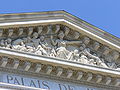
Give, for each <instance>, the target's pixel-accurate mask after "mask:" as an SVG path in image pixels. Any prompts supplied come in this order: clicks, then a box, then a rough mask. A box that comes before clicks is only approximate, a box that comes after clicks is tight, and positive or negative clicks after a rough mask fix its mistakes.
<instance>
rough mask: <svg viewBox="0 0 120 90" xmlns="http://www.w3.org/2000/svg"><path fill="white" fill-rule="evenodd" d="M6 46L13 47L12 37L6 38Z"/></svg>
mask: <svg viewBox="0 0 120 90" xmlns="http://www.w3.org/2000/svg"><path fill="white" fill-rule="evenodd" d="M5 47H6V48H8V49H11V47H12V39H10V38H8V39H6V40H5Z"/></svg>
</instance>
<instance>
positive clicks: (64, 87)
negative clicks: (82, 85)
mask: <svg viewBox="0 0 120 90" xmlns="http://www.w3.org/2000/svg"><path fill="white" fill-rule="evenodd" d="M59 88H60V90H67V88H66V86H65V85H63V84H59Z"/></svg>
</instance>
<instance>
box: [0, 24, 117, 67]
mask: <svg viewBox="0 0 120 90" xmlns="http://www.w3.org/2000/svg"><path fill="white" fill-rule="evenodd" d="M53 26H54V27H55V28H54V29H53V28H52V25H48V26H47V28H45V29H46V30H43V26H42V27H38V29H37V30H35V29H33V28H29V29H28V31H27V35H26V36H23V37H19V36H20V35H22V33H23V32H24V30H23V29H22V28H20V29H19V33H18V37H17V38H10V37H9V38H6V39H1V40H0V46H1V47H3V48H7V49H12V50H17V51H22V52H29V53H33V54H37V55H44V56H47V57H53V58H59V59H64V60H69V61H73V62H78V63H83V64H89V65H93V66H99V67H104V68H112V69H117V68H118V69H119V67H118V66H119V65H117V64H116V62H115V60H117V59H118V58H119V52H117V51H115V52H111V51H110V49H109V47H107V46H104V47H103V46H101V44H100V43H99V42H96V41H94V40H92V39H91V38H89V37H87V36H84V35H81V34H80V33H79V32H77V31H75V30H72V29H70V28H69V27H67V26H63V25H62V28H61V25H53ZM9 36H11V34H10V35H9ZM110 55H111V56H110Z"/></svg>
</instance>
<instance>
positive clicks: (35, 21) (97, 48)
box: [0, 11, 120, 86]
mask: <svg viewBox="0 0 120 90" xmlns="http://www.w3.org/2000/svg"><path fill="white" fill-rule="evenodd" d="M0 59H1V61H0V69H1V68H2V69H1V70H3V71H6V70H9V71H10V72H13V73H16V72H17V73H18V71H20V73H21V74H22V73H27V74H30V75H31V72H32V74H33V75H36V76H39V74H41V75H43V76H48V75H51V76H54V77H55V78H57V79H58V77H59V78H60V79H63V80H64V79H66V78H67V79H66V80H68V79H70V80H71V81H72V80H75V81H76V82H78V83H79V81H80V80H83V81H85V82H87V83H88V82H89V83H90V81H92V83H100V84H102V85H104V84H105V85H110V84H111V82H112V81H114V83H112V85H114V86H119V84H120V82H119V77H120V72H119V70H120V39H119V38H117V37H114V36H112V35H110V34H109V33H107V32H105V31H103V30H101V29H99V28H97V27H95V26H93V25H91V24H89V23H87V22H85V21H83V20H81V19H79V18H77V17H75V16H73V15H71V14H69V13H67V12H65V11H53V12H40V13H21V14H3V15H0ZM23 71H24V72H23ZM116 77H117V78H116ZM104 78H105V80H103V79H104ZM111 78H113V79H111ZM80 82H81V81H80ZM105 85H104V86H105Z"/></svg>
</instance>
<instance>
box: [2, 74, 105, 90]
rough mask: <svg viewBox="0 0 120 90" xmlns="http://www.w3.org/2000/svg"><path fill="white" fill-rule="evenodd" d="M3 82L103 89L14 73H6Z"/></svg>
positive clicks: (50, 89) (63, 89)
mask: <svg viewBox="0 0 120 90" xmlns="http://www.w3.org/2000/svg"><path fill="white" fill-rule="evenodd" d="M3 82H5V83H10V84H16V85H23V86H29V87H35V88H42V89H46V90H103V89H100V88H91V87H90V88H89V87H88V86H87V87H86V86H81V85H75V84H69V83H62V82H57V81H51V80H46V79H38V78H27V77H21V76H14V75H4V76H3Z"/></svg>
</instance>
